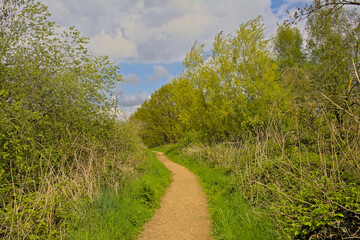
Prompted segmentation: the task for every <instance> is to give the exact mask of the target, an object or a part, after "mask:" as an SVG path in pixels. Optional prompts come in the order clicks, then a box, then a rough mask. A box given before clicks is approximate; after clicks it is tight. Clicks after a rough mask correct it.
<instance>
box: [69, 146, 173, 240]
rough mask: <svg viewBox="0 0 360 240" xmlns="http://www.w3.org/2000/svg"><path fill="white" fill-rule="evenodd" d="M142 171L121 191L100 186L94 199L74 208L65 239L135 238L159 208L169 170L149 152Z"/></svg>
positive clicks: (125, 239) (127, 239) (124, 239)
mask: <svg viewBox="0 0 360 240" xmlns="http://www.w3.org/2000/svg"><path fill="white" fill-rule="evenodd" d="M148 155H149V161H148V162H147V164H146V165H145V166H143V167H144V172H143V173H142V174H140V175H139V176H136V177H134V179H132V180H131V181H129V182H128V183H126V184H125V187H124V189H122V190H121V193H118V194H116V193H115V192H114V191H110V190H108V189H103V190H102V192H101V193H100V194H99V196H98V197H96V198H95V199H94V201H93V202H91V203H90V202H87V203H84V204H82V205H81V206H79V207H78V208H77V211H76V213H75V214H74V216H73V217H72V219H71V220H70V224H69V228H68V231H67V237H66V239H77V240H80V239H102V240H107V239H109V240H110V239H111V240H113V239H121V240H130V239H137V237H138V235H139V234H140V233H141V231H142V230H143V226H144V224H145V223H146V222H147V221H149V220H150V219H151V217H152V216H153V214H154V212H155V210H156V209H157V208H159V202H160V198H161V196H162V195H163V193H164V192H165V190H166V188H167V186H168V185H169V183H170V181H171V180H170V179H171V178H170V176H171V175H170V172H169V171H168V170H167V169H166V168H165V166H164V165H163V164H162V163H160V162H159V161H158V160H157V159H156V157H155V155H154V154H153V153H151V152H149V154H148Z"/></svg>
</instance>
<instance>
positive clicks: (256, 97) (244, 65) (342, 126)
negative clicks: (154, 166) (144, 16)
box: [132, 1, 360, 239]
mask: <svg viewBox="0 0 360 240" xmlns="http://www.w3.org/2000/svg"><path fill="white" fill-rule="evenodd" d="M321 3H323V2H321ZM319 4H320V1H315V2H314V7H313V8H309V9H310V10H311V9H313V11H311V14H309V15H308V16H307V18H306V20H307V22H306V28H305V36H306V37H304V36H303V35H302V33H301V32H300V31H299V30H298V29H297V28H296V27H294V26H289V25H286V24H284V25H280V26H279V27H278V29H277V32H276V35H275V36H274V37H271V38H268V37H266V35H265V34H264V32H265V28H264V25H263V22H262V19H261V18H260V17H258V18H255V19H253V20H250V21H248V22H246V23H243V24H241V25H240V26H239V28H238V29H237V30H236V31H235V32H233V33H231V34H224V33H222V32H221V33H219V34H217V35H216V36H215V38H214V41H213V43H212V46H211V50H210V51H205V47H204V45H203V44H201V43H197V42H196V43H195V44H194V45H193V46H192V48H191V49H190V51H189V52H188V53H187V54H186V57H185V60H184V61H183V66H184V67H185V70H184V71H183V72H182V74H180V75H179V76H178V77H177V78H175V79H174V80H173V81H172V82H171V83H169V84H167V85H165V86H163V87H161V88H160V89H159V90H157V91H155V92H154V93H153V94H152V96H151V98H150V99H149V100H146V101H145V103H144V104H143V105H142V106H141V108H139V109H138V110H137V112H136V113H135V114H134V115H133V116H132V120H133V121H138V122H140V123H141V124H142V138H143V140H144V142H145V143H146V144H147V145H149V146H156V145H161V144H168V143H177V144H178V146H179V147H180V148H181V149H182V151H183V152H184V153H186V154H188V155H191V156H192V157H194V158H196V159H198V160H199V161H204V162H207V163H208V164H210V165H212V166H215V167H222V168H226V169H228V171H229V173H230V174H232V175H233V176H234V179H235V180H234V181H235V183H236V186H237V188H238V189H240V190H241V191H242V192H244V193H245V197H246V198H247V199H248V201H249V202H250V203H251V204H253V205H256V206H263V207H264V208H268V209H269V210H270V209H271V210H270V211H271V214H272V218H273V220H274V222H275V223H276V224H277V226H278V229H279V231H278V235H279V237H280V238H292V239H342V238H358V237H359V234H360V232H359V229H360V224H359V223H360V187H359V186H360V165H359V162H360V159H359V156H360V148H359V147H360V146H359V140H360V139H359V138H360V135H359V134H360V130H359V116H360V101H359V100H360V98H359V97H360V88H359V84H360V79H359V75H358V69H359V65H360V62H359V60H360V59H359V53H360V48H359V43H360V25H359V22H360V14H359V12H358V11H357V10H356V9H355V10H349V9H345V8H338V6H340V5H336V9H334V7H332V6H331V3H329V4H325V5H324V6H323V5H319ZM316 6H320V7H318V8H316Z"/></svg>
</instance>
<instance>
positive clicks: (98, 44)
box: [90, 29, 138, 60]
mask: <svg viewBox="0 0 360 240" xmlns="http://www.w3.org/2000/svg"><path fill="white" fill-rule="evenodd" d="M90 47H91V48H92V49H93V51H94V52H95V53H96V54H100V55H107V56H109V57H111V58H113V59H118V60H120V59H121V58H136V57H137V55H138V53H137V48H136V45H135V43H134V42H132V41H130V40H129V39H126V38H125V37H124V36H123V33H122V32H121V31H120V29H116V34H115V35H114V36H110V35H108V34H107V33H105V31H104V30H102V31H101V33H100V34H99V35H96V36H94V37H92V38H91V40H90Z"/></svg>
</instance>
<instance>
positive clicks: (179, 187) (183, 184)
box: [139, 152, 212, 240]
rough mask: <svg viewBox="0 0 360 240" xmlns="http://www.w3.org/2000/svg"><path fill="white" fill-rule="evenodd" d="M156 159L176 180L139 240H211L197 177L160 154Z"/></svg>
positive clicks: (206, 212) (204, 203)
mask: <svg viewBox="0 0 360 240" xmlns="http://www.w3.org/2000/svg"><path fill="white" fill-rule="evenodd" d="M156 157H157V158H158V159H159V160H160V161H161V162H162V163H163V164H164V165H165V166H166V167H167V168H168V169H169V170H170V171H171V172H172V179H173V181H172V183H171V184H170V186H169V188H168V190H167V191H166V192H165V194H164V196H163V198H162V201H161V204H160V206H161V208H160V209H158V210H157V211H156V213H155V215H154V217H153V218H152V220H151V221H150V222H149V223H147V224H146V225H145V231H144V232H143V234H142V236H140V238H139V240H192V239H193V240H211V239H212V238H211V237H210V230H211V224H210V215H209V211H208V206H207V201H206V196H205V193H204V192H203V190H202V188H201V186H200V185H199V183H198V181H197V178H196V176H195V175H194V174H193V173H192V172H190V171H189V170H188V169H187V168H185V167H183V166H181V165H179V164H176V163H174V162H171V161H170V160H169V159H168V158H167V157H166V155H165V154H163V153H161V152H156Z"/></svg>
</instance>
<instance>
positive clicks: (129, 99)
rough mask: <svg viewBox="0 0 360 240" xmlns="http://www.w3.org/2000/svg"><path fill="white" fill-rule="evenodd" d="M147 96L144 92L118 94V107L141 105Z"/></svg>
mask: <svg viewBox="0 0 360 240" xmlns="http://www.w3.org/2000/svg"><path fill="white" fill-rule="evenodd" d="M148 98H149V96H148V94H147V93H146V92H143V91H141V92H138V93H137V94H136V95H125V94H122V95H120V96H118V102H119V106H120V107H134V106H137V105H141V104H142V103H143V102H144V101H145V100H146V99H148Z"/></svg>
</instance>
